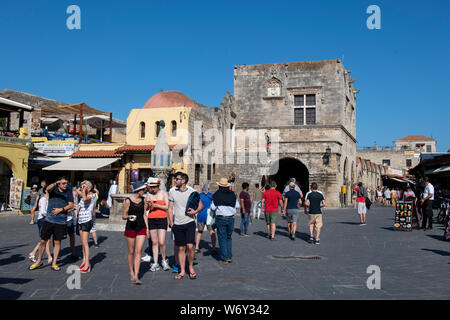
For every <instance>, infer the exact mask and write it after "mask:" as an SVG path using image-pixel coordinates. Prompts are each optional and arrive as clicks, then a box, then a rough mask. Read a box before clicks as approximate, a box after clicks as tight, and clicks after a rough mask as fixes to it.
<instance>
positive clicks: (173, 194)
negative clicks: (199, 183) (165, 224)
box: [169, 186, 195, 225]
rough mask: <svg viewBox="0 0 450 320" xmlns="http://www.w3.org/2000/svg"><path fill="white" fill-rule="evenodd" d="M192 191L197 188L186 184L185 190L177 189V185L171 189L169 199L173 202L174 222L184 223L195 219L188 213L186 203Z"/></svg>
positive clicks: (177, 223)
mask: <svg viewBox="0 0 450 320" xmlns="http://www.w3.org/2000/svg"><path fill="white" fill-rule="evenodd" d="M192 192H195V190H194V189H192V188H191V187H189V186H186V190H184V191H181V190H180V189H177V187H173V188H172V189H170V191H169V201H170V202H173V224H176V225H184V224H187V223H190V222H192V221H195V219H193V218H191V217H190V216H188V215H187V214H186V205H187V202H188V199H189V196H190V195H191V193H192Z"/></svg>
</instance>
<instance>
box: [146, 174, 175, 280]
mask: <svg viewBox="0 0 450 320" xmlns="http://www.w3.org/2000/svg"><path fill="white" fill-rule="evenodd" d="M160 184H161V180H160V179H158V178H149V179H148V181H147V183H146V185H147V189H148V191H149V193H148V194H147V197H146V198H145V202H146V204H147V207H148V209H149V211H148V226H149V229H150V237H151V240H152V246H151V248H152V252H153V260H154V262H153V264H152V265H151V266H150V271H152V272H154V271H158V270H160V269H161V267H160V266H159V264H158V255H159V253H158V247H159V251H160V252H161V258H162V261H161V265H162V268H163V270H164V271H167V270H170V267H169V260H168V259H167V258H166V232H167V225H168V222H167V210H168V209H169V195H168V194H167V192H164V191H162V190H160V189H159V186H160Z"/></svg>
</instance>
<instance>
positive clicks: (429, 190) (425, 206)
mask: <svg viewBox="0 0 450 320" xmlns="http://www.w3.org/2000/svg"><path fill="white" fill-rule="evenodd" d="M423 182H424V183H425V190H424V191H423V199H422V200H420V204H421V205H422V212H423V214H422V216H423V221H422V229H423V230H426V229H427V228H426V226H427V220H428V229H429V230H431V229H433V222H432V220H433V200H434V187H433V185H432V184H431V183H430V180H429V179H428V177H425V179H424V180H423Z"/></svg>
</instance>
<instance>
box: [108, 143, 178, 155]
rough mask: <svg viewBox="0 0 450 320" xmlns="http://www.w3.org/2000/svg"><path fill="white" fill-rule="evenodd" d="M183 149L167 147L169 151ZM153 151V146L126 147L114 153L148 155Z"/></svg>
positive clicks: (173, 146)
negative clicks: (142, 153)
mask: <svg viewBox="0 0 450 320" xmlns="http://www.w3.org/2000/svg"><path fill="white" fill-rule="evenodd" d="M184 147H185V145H169V148H170V150H181V149H183V148H184ZM154 149H155V146H154V145H151V144H149V145H141V146H135V145H126V146H122V147H120V148H117V149H116V152H144V153H150V152H151V151H153V150H154Z"/></svg>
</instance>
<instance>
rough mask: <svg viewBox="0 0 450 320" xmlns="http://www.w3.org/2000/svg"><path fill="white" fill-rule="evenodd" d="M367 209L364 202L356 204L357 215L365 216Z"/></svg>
mask: <svg viewBox="0 0 450 320" xmlns="http://www.w3.org/2000/svg"><path fill="white" fill-rule="evenodd" d="M366 213H367V207H366V203H365V202H358V214H366Z"/></svg>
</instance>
